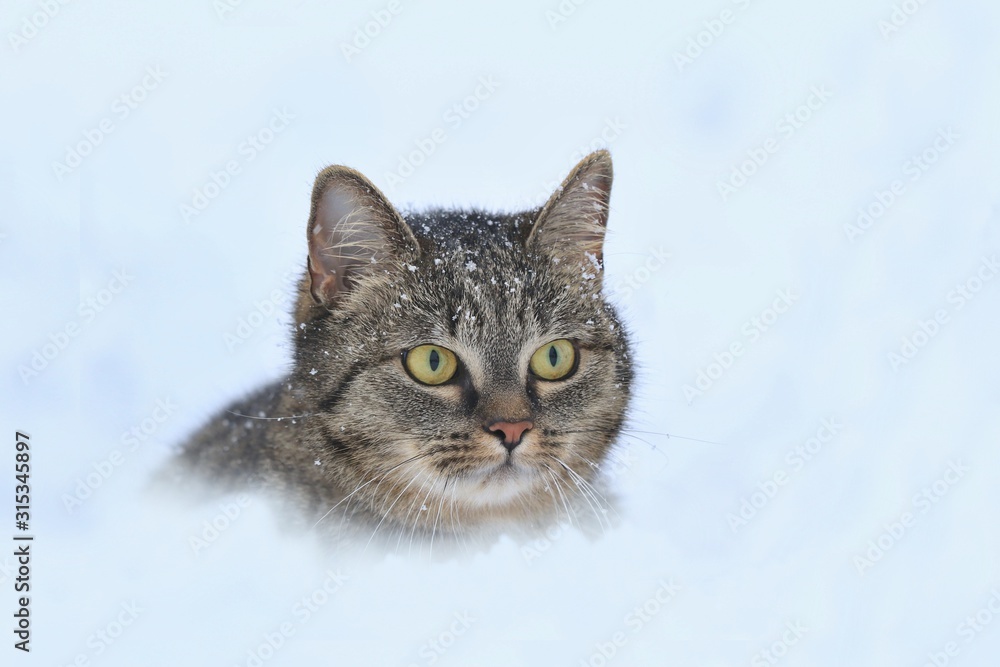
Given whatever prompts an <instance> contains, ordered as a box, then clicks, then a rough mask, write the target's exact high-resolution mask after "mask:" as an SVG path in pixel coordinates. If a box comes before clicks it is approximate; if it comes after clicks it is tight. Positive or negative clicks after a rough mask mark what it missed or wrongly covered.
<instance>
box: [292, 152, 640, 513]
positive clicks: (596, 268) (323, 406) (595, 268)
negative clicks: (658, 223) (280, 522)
mask: <svg viewBox="0 0 1000 667" xmlns="http://www.w3.org/2000/svg"><path fill="white" fill-rule="evenodd" d="M589 160H590V161H589V162H588V161H587V160H585V161H584V162H583V163H581V166H580V167H578V168H577V170H575V171H574V173H573V174H572V175H571V176H570V178H569V179H568V180H567V183H566V184H565V185H564V188H563V190H562V191H561V193H559V194H557V195H556V196H554V197H553V200H552V201H551V202H550V203H549V205H547V206H546V208H545V209H544V210H543V211H541V212H538V211H535V212H530V213H526V214H519V215H511V216H502V215H489V214H485V213H479V212H448V211H439V212H431V213H426V214H419V215H411V216H409V217H408V218H407V219H406V220H405V222H404V220H403V219H402V216H399V215H398V214H397V213H395V211H394V210H392V209H391V207H389V206H388V204H387V203H386V202H385V201H384V198H383V197H382V196H381V194H380V193H378V191H377V190H375V189H374V186H371V184H370V183H367V181H360V180H359V179H361V178H362V177H360V175H358V174H356V173H354V172H348V171H346V170H340V171H334V172H333V174H332V175H331V174H329V173H328V172H329V170H328V172H324V174H321V176H320V179H318V181H317V190H318V194H316V195H314V210H313V216H312V217H313V219H312V220H311V223H310V231H311V232H312V233H311V234H310V241H311V255H310V266H311V275H310V281H309V283H310V284H309V287H310V291H311V295H312V297H311V298H312V299H314V301H315V302H316V303H315V304H306V305H305V306H304V307H302V308H300V313H299V319H300V320H301V323H300V324H301V325H304V326H299V330H298V340H297V361H296V369H295V378H296V381H297V382H299V383H301V384H302V385H303V386H305V387H306V391H307V392H308V394H309V395H310V397H311V399H312V401H311V402H313V403H314V404H315V405H316V406H317V408H318V409H317V410H316V412H315V414H314V416H313V417H311V418H310V420H309V421H310V422H311V425H312V428H314V429H315V437H314V438H313V440H314V441H315V442H317V443H321V444H320V445H319V450H320V451H319V452H318V453H317V458H318V460H321V465H324V466H326V468H327V469H328V470H329V475H330V481H331V483H332V484H337V485H338V486H339V487H340V488H343V489H344V490H345V492H348V493H349V492H352V491H354V490H355V489H358V491H357V492H356V493H355V496H354V497H353V499H352V500H351V502H352V503H353V504H355V507H357V508H362V509H363V510H364V511H366V512H368V513H369V514H370V515H373V516H376V517H382V516H385V517H387V519H386V520H387V521H389V522H390V523H392V524H394V525H398V526H405V527H413V528H414V529H419V530H430V529H433V530H438V531H441V532H451V531H458V530H460V529H461V528H463V527H469V526H468V525H467V524H475V523H482V522H489V521H491V520H495V519H500V518H508V519H510V518H517V517H523V518H526V519H528V520H536V519H540V518H542V517H543V516H551V515H553V514H558V513H560V512H561V513H563V514H565V513H569V512H571V509H570V508H571V507H579V506H581V504H582V505H584V506H586V504H585V503H584V501H586V502H588V503H590V504H591V505H592V506H594V505H595V504H596V505H600V504H601V500H600V499H599V498H598V497H597V495H598V494H597V491H596V490H595V489H592V488H589V485H590V484H591V483H592V482H593V480H594V478H595V476H596V474H597V472H598V468H599V467H600V466H601V464H602V463H603V462H604V461H605V459H606V457H607V455H608V449H609V448H610V447H611V445H612V444H613V442H614V440H615V438H616V436H617V435H618V431H619V429H620V427H621V425H622V422H623V420H624V417H625V412H626V409H627V404H628V400H629V390H630V383H631V379H632V371H631V361H630V359H629V354H628V345H627V340H626V337H625V334H624V332H623V330H622V327H621V324H620V322H619V321H618V320H617V318H616V316H615V314H614V311H613V309H612V308H611V307H610V306H609V305H608V304H607V303H606V302H605V301H604V299H603V297H602V295H601V273H602V268H601V260H600V257H601V245H602V241H603V231H604V222H605V218H606V214H607V196H608V192H609V188H610V178H611V175H610V158H609V157H608V156H607V154H606V153H600V154H596V155H595V156H592V157H591V158H589ZM335 169H337V168H335ZM324 176H325V182H323V181H324ZM331 248H332V249H333V250H331ZM324 458H325V459H326V460H328V461H329V463H328V464H327V463H326V462H323V459H324ZM595 510H597V507H596V506H595ZM598 511H599V510H598Z"/></svg>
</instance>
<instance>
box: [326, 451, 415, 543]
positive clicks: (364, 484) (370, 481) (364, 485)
mask: <svg viewBox="0 0 1000 667" xmlns="http://www.w3.org/2000/svg"><path fill="white" fill-rule="evenodd" d="M425 456H428V454H426V453H425V454H417V455H416V456H413V457H410V458H408V459H406V460H405V461H403V462H402V463H399V464H397V465H394V466H393V467H391V468H389V469H388V470H386V471H385V473H383V474H382V475H381V476H380V477H372V478H371V479H370V480H368V481H367V482H365V483H363V484H360V485H359V486H358V487H357V488H355V489H354V490H353V491H351V492H350V493H349V494H347V495H346V496H344V497H343V498H341V499H340V501H339V502H337V504H336V505H334V506H333V507H331V508H330V509H329V510H327V512H326V514H324V515H323V516H321V517H320V518H319V520H318V521H317V522H316V523H314V524H313V526H312V527H313V528H315V527H316V526H318V525H319V524H320V521H322V520H323V519H325V518H326V517H328V516H330V512H332V511H333V510H335V509H337V507H339V506H340V503H342V502H344V501H345V500H348V499H349V498H351V496H353V495H354V494H355V493H357V492H358V491H360V490H361V489H363V488H365V487H366V486H368V485H369V484H371V483H372V482H374V481H375V480H376V479H377V480H378V481H379V482H381V481H382V480H383V479H385V476H386V475H388V474H389V473H391V472H392V471H393V470H395V469H396V468H399V467H400V466H402V465H405V464H407V463H410V462H412V461H416V460H417V459H420V458H423V457H425Z"/></svg>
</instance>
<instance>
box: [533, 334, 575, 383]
mask: <svg viewBox="0 0 1000 667" xmlns="http://www.w3.org/2000/svg"><path fill="white" fill-rule="evenodd" d="M530 366H531V372H532V373H534V374H535V375H537V376H538V377H540V378H542V379H543V380H562V379H563V378H566V377H568V376H569V375H570V374H571V373H572V372H573V371H575V370H576V348H575V347H573V343H571V342H569V341H568V340H566V339H565V338H560V339H559V340H554V341H552V342H551V343H546V344H545V345H542V346H541V347H540V348H538V349H537V350H535V353H534V354H533V355H531V363H530Z"/></svg>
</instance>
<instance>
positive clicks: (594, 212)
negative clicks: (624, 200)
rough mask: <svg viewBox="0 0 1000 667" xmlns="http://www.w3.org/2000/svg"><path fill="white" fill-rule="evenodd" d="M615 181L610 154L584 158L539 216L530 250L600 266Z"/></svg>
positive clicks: (596, 153)
mask: <svg viewBox="0 0 1000 667" xmlns="http://www.w3.org/2000/svg"><path fill="white" fill-rule="evenodd" d="M613 177H614V171H613V169H612V167H611V153H609V152H608V151H605V150H601V151H596V152H594V153H591V154H590V155H588V156H587V157H585V158H583V160H581V161H580V163H579V164H578V165H576V167H574V168H573V171H571V172H570V174H569V176H567V177H566V180H565V181H563V184H562V186H560V188H559V189H558V190H556V192H555V194H553V195H552V197H550V198H549V201H548V202H547V203H546V204H545V206H544V207H543V208H542V211H541V213H539V214H538V218H537V219H536V220H535V224H534V226H533V227H532V229H531V233H530V234H529V235H528V240H527V242H526V244H527V247H528V248H529V249H532V247H534V248H537V249H540V250H543V251H544V252H546V253H548V254H550V255H552V256H554V257H557V258H559V259H566V260H569V261H571V262H574V263H575V262H580V263H593V260H596V261H597V262H600V261H601V260H602V258H603V256H604V232H605V230H606V229H607V224H608V207H609V203H610V200H611V181H612V179H613ZM588 256H589V257H592V258H593V260H588Z"/></svg>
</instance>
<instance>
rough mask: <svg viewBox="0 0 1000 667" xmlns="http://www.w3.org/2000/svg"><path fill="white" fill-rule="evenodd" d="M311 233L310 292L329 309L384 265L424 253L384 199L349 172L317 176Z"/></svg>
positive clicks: (326, 171)
mask: <svg viewBox="0 0 1000 667" xmlns="http://www.w3.org/2000/svg"><path fill="white" fill-rule="evenodd" d="M306 233H307V235H308V238H309V281H310V286H309V292H310V293H311V294H312V297H313V299H314V300H315V301H316V302H317V303H320V304H322V305H324V306H328V307H329V306H330V305H331V304H333V303H334V301H335V300H336V299H337V298H339V297H341V296H343V295H344V294H346V293H348V292H349V291H350V290H351V289H352V288H353V286H354V284H355V283H356V282H357V280H358V279H360V278H362V277H363V276H364V275H365V274H366V273H368V272H371V271H372V270H374V269H375V268H377V267H378V266H379V265H380V264H383V263H384V262H386V261H390V260H393V259H396V260H400V259H411V260H412V259H415V258H416V256H417V255H418V254H419V252H420V250H419V246H418V244H417V240H416V238H415V237H414V236H413V232H412V231H411V230H410V228H409V227H408V226H407V224H406V222H404V221H403V217H402V216H401V215H400V214H399V213H398V212H397V211H396V209H394V208H393V207H392V204H390V203H389V201H388V200H387V199H386V198H385V195H383V194H382V193H381V192H380V191H379V189H378V188H376V187H375V186H374V185H373V184H372V183H371V181H369V180H368V179H367V178H365V177H364V176H362V175H361V174H360V173H359V172H357V171H354V170H353V169H349V168H348V167H341V166H332V167H327V168H326V169H324V170H323V171H321V172H320V173H319V176H317V177H316V183H315V185H314V186H313V193H312V208H311V210H310V213H309V226H308V228H307V230H306Z"/></svg>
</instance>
